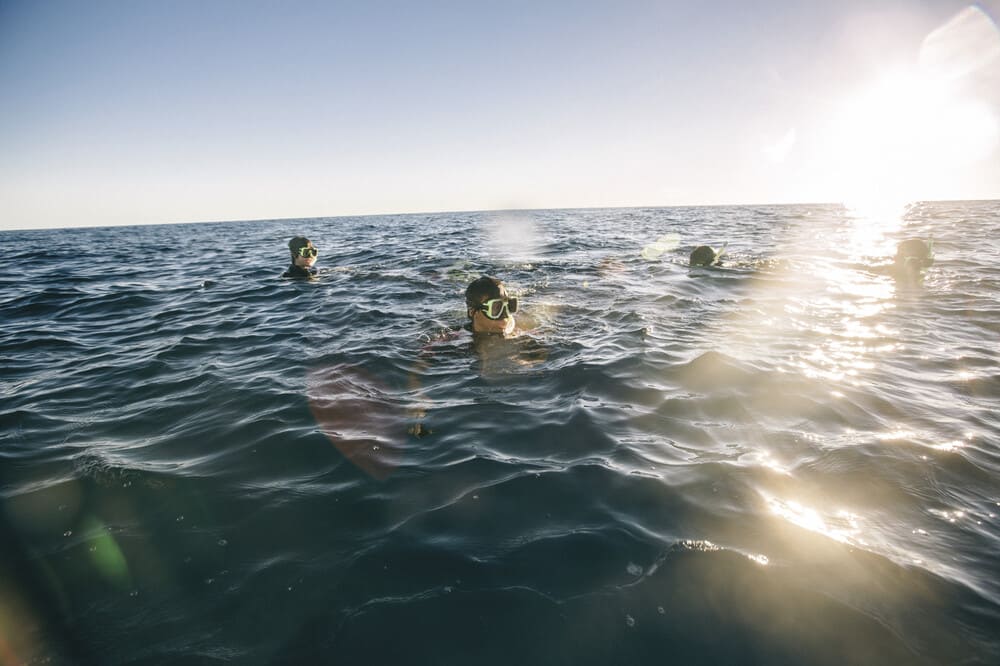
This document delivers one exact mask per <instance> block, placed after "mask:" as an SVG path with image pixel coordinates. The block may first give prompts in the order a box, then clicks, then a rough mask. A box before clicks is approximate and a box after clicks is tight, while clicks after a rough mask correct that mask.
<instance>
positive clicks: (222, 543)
mask: <svg viewBox="0 0 1000 666" xmlns="http://www.w3.org/2000/svg"><path fill="white" fill-rule="evenodd" d="M216 543H217V544H219V545H220V546H228V545H229V542H228V541H226V540H225V539H219V540H218V541H216Z"/></svg>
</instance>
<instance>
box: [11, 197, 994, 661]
mask: <svg viewBox="0 0 1000 666" xmlns="http://www.w3.org/2000/svg"><path fill="white" fill-rule="evenodd" d="M298 233H303V234H306V235H308V236H309V237H310V238H311V239H312V240H313V241H314V242H315V243H316V245H317V246H318V247H319V248H320V250H321V252H320V261H319V264H318V266H319V267H320V268H322V269H323V272H322V274H321V277H320V278H319V279H318V280H316V281H314V282H294V281H288V280H281V279H278V275H279V274H280V273H281V272H282V270H283V269H284V268H285V265H286V263H287V258H286V252H287V251H286V249H285V243H286V242H287V240H288V239H289V238H290V237H291V236H293V235H295V234H298ZM914 236H918V237H924V238H928V237H932V238H933V241H934V251H935V255H936V263H935V265H934V266H932V267H931V268H930V269H929V270H928V271H927V273H926V276H925V278H924V279H923V281H922V282H918V283H909V282H906V283H904V282H897V281H895V280H894V279H893V277H891V276H890V275H888V274H886V271H885V265H886V263H887V262H888V260H889V258H890V257H891V256H892V254H893V252H894V247H895V244H896V243H897V242H898V241H899V240H901V239H903V238H907V237H914ZM998 238H1000V203H998V202H961V203H935V204H922V205H919V206H915V207H912V208H910V209H909V210H908V211H906V213H905V214H903V215H901V216H891V215H881V216H874V215H865V214H862V213H858V212H852V211H848V210H845V209H843V208H841V207H839V206H775V207H731V208H663V209H627V210H622V209H618V210H586V211H574V210H566V211H538V212H518V213H476V214H470V213H456V214H439V215H407V216H392V217H366V218H339V219H311V220H284V221H269V222H242V223H226V224H194V225H172V226H155V227H133V228H105V229H89V230H83V229H81V230H58V231H34V232H6V233H3V234H0V253H2V257H3V262H2V265H0V341H2V342H0V363H2V367H3V375H2V380H0V388H2V392H3V403H2V405H3V406H2V411H0V438H2V439H0V499H2V505H0V506H2V514H0V515H2V521H0V528H2V533H0V536H2V537H3V548H2V553H3V554H2V567H3V570H2V571H3V576H2V578H0V663H2V664H3V666H7V664H13V663H19V662H20V661H24V662H28V663H41V662H43V661H44V660H50V662H51V663H82V664H111V663H128V664H159V663H163V664H167V663H169V664H202V663H204V664H212V663H219V664H222V663H234V664H237V663H238V664H271V663H310V664H311V663H331V664H333V663H337V664H404V663H410V664H432V663H433V664H469V663H479V664H512V663H531V664H536V663H537V664H547V665H549V664H567V665H569V664H573V665H576V664H612V663H616V664H640V663H641V664H653V663H655V664H661V663H684V664H693V663H704V664H715V663H758V664H800V663H811V664H845V663H850V664H865V663H867V664H886V663H906V664H917V663H942V664H956V663H966V664H995V663H1000V578H998V576H997V571H998V570H1000V569H998V553H1000V518H998V514H1000V455H998V441H1000V438H998V435H1000V416H998V409H997V407H998V405H1000V400H998V398H1000V363H998V348H1000V345H998V340H1000V335H998V334H1000V304H998V299H997V295H998V293H1000V289H998V288H1000V241H998V240H997V239H998ZM724 242H728V246H727V248H726V253H725V254H724V255H723V260H724V263H723V265H722V266H721V267H717V268H695V269H692V268H689V267H688V266H687V255H688V253H689V252H690V251H691V249H692V248H693V247H694V246H695V245H698V244H702V243H706V244H709V245H713V246H715V247H716V248H718V247H719V246H721V245H722V243H724ZM482 273H487V274H494V275H497V276H499V277H501V278H502V279H504V280H505V281H506V282H507V284H508V286H509V288H510V290H511V291H512V292H514V293H516V294H518V295H519V296H520V297H521V299H522V300H521V312H520V313H519V317H518V322H519V325H520V327H521V328H522V329H523V330H524V334H523V335H522V336H521V337H518V338H516V339H512V340H487V341H477V342H474V341H473V340H472V339H471V336H470V334H469V333H468V332H466V331H464V330H463V329H462V325H463V324H464V323H465V318H466V314H465V311H464V305H463V292H464V289H465V286H466V285H467V284H468V282H469V281H470V280H471V279H473V278H474V277H476V276H478V275H480V274H482Z"/></svg>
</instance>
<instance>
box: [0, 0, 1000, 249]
mask: <svg viewBox="0 0 1000 666" xmlns="http://www.w3.org/2000/svg"><path fill="white" fill-rule="evenodd" d="M998 20H1000V0H989V1H987V2H983V3H978V4H976V5H970V4H968V3H965V2H952V1H951V0H839V1H838V2H829V3H827V2H815V1H813V0H774V1H771V2H746V1H745V0H744V1H738V2H737V1H730V0H719V1H717V2H715V3H701V2H693V1H689V2H673V1H671V0H659V1H652V0H648V1H639V0H636V1H631V0H608V1H606V2H591V1H587V0H580V1H576V2H569V1H564V2H546V1H545V0H530V1H524V2H522V1H520V0H507V1H492V2H485V1H482V2H480V1H477V0H456V1H454V2H435V1H426V2H412V1H411V2H387V1H381V0H366V1H359V2H335V1H326V2H308V1H289V2H277V1H256V0H241V1H228V0H214V1H213V0H208V1H206V0H198V1H196V2H189V1H187V0H173V1H171V2H154V1H145V0H132V1H125V0H123V1H120V2H107V1H103V0H89V1H88V2H77V1H71V2H63V1H60V0H29V1H25V2H22V1H18V0H0V230H9V229H27V228H40V227H71V226H92V225H99V226H104V225H117V224H146V223H170V222H202V221H216V220H251V219H280V218H295V217H325V216H344V215H366V214H395V213H407V212H433V211H460V210H497V209H502V210H507V209H532V208H584V207H619V206H674V205H715V204H764V203H821V202H822V203H828V202H844V203H847V204H849V205H854V204H857V205H863V204H879V203H898V202H906V201H911V200H931V199H1000V30H998V28H997V21H998Z"/></svg>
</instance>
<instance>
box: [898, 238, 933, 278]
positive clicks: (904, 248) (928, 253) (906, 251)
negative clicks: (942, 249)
mask: <svg viewBox="0 0 1000 666" xmlns="http://www.w3.org/2000/svg"><path fill="white" fill-rule="evenodd" d="M932 244H933V241H931V243H927V242H925V241H923V240H922V239H920V238H908V239H907V240H905V241H902V242H901V243H900V244H899V245H897V246H896V256H895V258H894V259H893V264H892V271H893V276H894V277H895V278H896V279H897V280H905V281H907V282H919V281H920V280H921V278H922V277H923V273H924V269H926V268H929V267H930V266H932V265H933V264H934V253H933V251H932V250H931V248H932Z"/></svg>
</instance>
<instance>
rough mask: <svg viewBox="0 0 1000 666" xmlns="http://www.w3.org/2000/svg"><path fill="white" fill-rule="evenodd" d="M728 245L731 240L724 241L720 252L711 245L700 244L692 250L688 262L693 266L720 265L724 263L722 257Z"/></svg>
mask: <svg viewBox="0 0 1000 666" xmlns="http://www.w3.org/2000/svg"><path fill="white" fill-rule="evenodd" d="M727 245H729V241H726V242H725V243H723V244H722V247H720V248H719V250H718V252H716V251H715V249H713V248H712V247H711V246H710V245H699V246H698V247H696V248H695V249H694V250H693V251H692V252H691V257H690V259H689V260H688V263H689V264H690V265H691V266H719V265H721V263H722V262H721V261H720V259H721V257H722V254H723V253H724V252H725V251H726V246H727Z"/></svg>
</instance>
